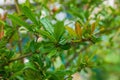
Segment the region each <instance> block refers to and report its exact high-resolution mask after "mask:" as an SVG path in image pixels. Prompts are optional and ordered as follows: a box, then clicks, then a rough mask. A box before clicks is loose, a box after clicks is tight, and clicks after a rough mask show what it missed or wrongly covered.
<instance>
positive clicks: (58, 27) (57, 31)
mask: <svg viewBox="0 0 120 80" xmlns="http://www.w3.org/2000/svg"><path fill="white" fill-rule="evenodd" d="M54 26H55V28H54V36H55V38H56V40H57V41H59V40H60V39H61V37H62V35H63V33H64V32H65V28H64V22H57V23H56V24H55V25H54Z"/></svg>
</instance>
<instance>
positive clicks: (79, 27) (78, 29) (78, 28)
mask: <svg viewBox="0 0 120 80" xmlns="http://www.w3.org/2000/svg"><path fill="white" fill-rule="evenodd" d="M75 32H76V34H77V36H78V37H79V38H81V37H82V29H81V26H80V24H79V22H76V23H75Z"/></svg>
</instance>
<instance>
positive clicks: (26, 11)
mask: <svg viewBox="0 0 120 80" xmlns="http://www.w3.org/2000/svg"><path fill="white" fill-rule="evenodd" d="M21 10H22V12H23V13H24V15H25V16H27V17H28V18H30V20H31V21H33V22H34V23H35V24H36V25H38V21H37V20H36V17H35V15H34V14H33V13H32V11H31V10H30V9H29V8H28V7H26V6H24V7H22V9H21Z"/></svg>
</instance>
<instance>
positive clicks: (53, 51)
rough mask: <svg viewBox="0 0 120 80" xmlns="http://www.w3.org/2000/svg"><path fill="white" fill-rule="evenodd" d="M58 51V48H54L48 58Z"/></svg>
mask: <svg viewBox="0 0 120 80" xmlns="http://www.w3.org/2000/svg"><path fill="white" fill-rule="evenodd" d="M56 53H57V50H56V49H54V50H52V51H51V52H50V53H49V54H48V55H47V56H48V58H51V57H52V56H54V55H55V54H56Z"/></svg>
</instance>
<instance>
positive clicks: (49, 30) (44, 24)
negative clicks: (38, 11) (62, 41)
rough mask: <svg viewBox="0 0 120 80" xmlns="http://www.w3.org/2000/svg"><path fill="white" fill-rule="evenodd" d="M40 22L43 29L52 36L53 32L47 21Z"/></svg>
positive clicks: (43, 19)
mask: <svg viewBox="0 0 120 80" xmlns="http://www.w3.org/2000/svg"><path fill="white" fill-rule="evenodd" d="M40 22H41V23H42V24H43V28H44V29H45V30H46V31H48V32H49V33H50V34H53V32H54V30H53V26H52V24H51V23H50V21H49V20H48V19H46V18H42V19H40Z"/></svg>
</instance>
